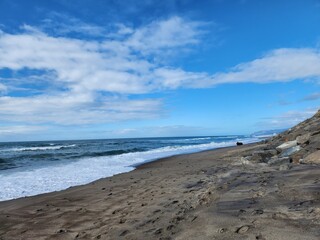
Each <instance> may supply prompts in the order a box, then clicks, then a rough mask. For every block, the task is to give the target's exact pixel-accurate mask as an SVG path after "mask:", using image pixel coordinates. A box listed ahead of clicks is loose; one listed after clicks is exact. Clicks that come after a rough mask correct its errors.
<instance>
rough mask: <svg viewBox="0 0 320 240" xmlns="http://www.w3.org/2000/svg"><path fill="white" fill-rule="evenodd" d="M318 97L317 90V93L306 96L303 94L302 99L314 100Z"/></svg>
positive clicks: (319, 93) (319, 94)
mask: <svg viewBox="0 0 320 240" xmlns="http://www.w3.org/2000/svg"><path fill="white" fill-rule="evenodd" d="M318 99H320V92H317V93H312V94H310V95H308V96H305V97H304V98H303V99H302V101H315V100H318Z"/></svg>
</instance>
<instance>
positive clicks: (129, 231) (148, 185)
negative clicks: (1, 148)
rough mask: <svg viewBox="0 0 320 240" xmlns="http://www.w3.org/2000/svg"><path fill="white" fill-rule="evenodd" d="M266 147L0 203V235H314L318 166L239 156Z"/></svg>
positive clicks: (163, 163) (182, 159) (203, 155)
mask: <svg viewBox="0 0 320 240" xmlns="http://www.w3.org/2000/svg"><path fill="white" fill-rule="evenodd" d="M266 147H267V145H266V144H265V143H259V144H249V145H244V146H239V147H231V148H224V149H217V150H211V151H205V152H200V153H194V154H187V155H179V156H173V157H169V158H164V159H161V160H158V161H154V162H150V163H146V164H144V165H141V166H139V167H138V168H137V169H136V170H134V171H132V172H129V173H124V174H119V175H116V176H113V177H110V178H105V179H101V180H98V181H95V182H93V183H91V184H87V185H84V186H78V187H73V188H69V189H67V190H64V191H60V192H54V193H49V194H43V195H39V196H35V197H28V198H22V199H17V200H11V201H6V202H0V239H3V240H4V239H139V240H140V239H183V240H185V239H290V240H293V239H297V240H298V239H299V240H301V239H305V240H307V239H320V165H315V164H292V166H291V167H290V168H289V169H285V170H283V171H280V170H279V166H278V165H275V166H270V165H268V164H265V163H259V162H258V163H253V162H245V161H243V160H242V158H241V157H243V156H246V155H248V154H250V153H252V152H254V151H259V150H264V149H265V148H266Z"/></svg>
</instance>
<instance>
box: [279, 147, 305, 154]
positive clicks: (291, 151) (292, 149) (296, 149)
mask: <svg viewBox="0 0 320 240" xmlns="http://www.w3.org/2000/svg"><path fill="white" fill-rule="evenodd" d="M300 149H301V147H300V146H294V147H290V148H287V149H284V150H282V152H281V154H280V156H281V157H288V156H290V155H292V154H294V153H296V152H298V151H300Z"/></svg>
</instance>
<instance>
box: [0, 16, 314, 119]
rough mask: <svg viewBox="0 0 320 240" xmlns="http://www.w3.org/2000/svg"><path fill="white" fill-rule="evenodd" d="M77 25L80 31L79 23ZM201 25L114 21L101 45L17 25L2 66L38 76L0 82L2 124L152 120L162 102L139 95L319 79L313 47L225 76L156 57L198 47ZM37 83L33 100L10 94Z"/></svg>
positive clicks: (277, 53)
mask: <svg viewBox="0 0 320 240" xmlns="http://www.w3.org/2000/svg"><path fill="white" fill-rule="evenodd" d="M72 21H76V20H72ZM76 23H78V24H79V25H80V26H82V27H81V29H82V30H81V31H85V29H86V27H83V26H84V25H85V24H84V23H79V22H77V21H76ZM85 26H86V25H85ZM204 26H205V23H202V22H196V21H189V20H185V19H183V18H179V17H172V18H169V19H167V20H163V21H154V22H152V23H150V24H148V25H145V26H142V27H140V28H130V27H127V26H125V25H121V24H118V25H117V26H116V31H115V32H114V33H112V34H113V36H116V37H113V38H112V39H111V38H110V35H108V34H107V35H106V37H105V38H103V39H102V40H101V39H99V40H92V39H90V38H85V39H86V40H85V39H76V38H71V37H61V36H60V37H59V36H52V35H49V34H47V33H45V32H44V31H43V30H39V29H37V28H34V27H32V26H28V25H24V26H22V29H23V32H22V33H18V34H9V33H5V32H1V33H0V69H2V68H8V69H11V70H12V71H17V72H19V71H23V70H25V69H31V70H40V71H42V72H44V73H42V74H43V76H44V77H43V79H42V78H41V77H39V78H37V79H36V78H34V76H33V77H32V78H31V77H26V78H23V77H21V78H18V79H15V81H12V82H11V81H5V80H4V78H0V81H1V82H2V83H0V92H1V94H2V96H1V95H0V120H3V121H4V120H5V121H15V122H26V123H56V124H88V123H102V122H110V121H120V120H128V119H139V118H141V119H144V118H154V117H157V116H161V115H162V113H163V111H162V110H161V109H162V99H149V98H145V97H143V94H146V93H153V92H159V91H162V90H167V89H177V88H206V87H212V86H215V85H218V84H225V83H241V82H254V83H268V82H277V81H281V82H285V81H292V80H295V79H309V78H319V76H320V53H319V51H318V50H317V49H278V50H274V51H271V52H270V53H268V54H266V55H265V56H263V57H261V58H259V59H256V60H253V61H251V62H247V63H242V64H239V65H237V66H235V67H234V68H232V69H231V70H230V71H229V72H225V73H216V74H213V75H210V74H208V73H205V72H188V71H186V70H184V69H182V68H175V67H172V66H167V65H166V64H163V63H161V64H160V63H159V62H157V61H155V60H154V59H155V58H157V57H160V58H161V57H165V56H167V53H168V52H175V53H176V52H177V51H178V50H179V49H184V48H187V47H189V46H193V45H196V44H199V43H200V40H201V37H202V36H203V33H204V31H203V30H202V29H203V27H204ZM60 27H61V26H60ZM87 27H88V29H89V27H90V26H89V25H88V26H87ZM88 29H87V31H88V32H89V33H90V34H92V35H95V34H100V33H102V32H101V30H102V29H100V28H99V29H95V30H94V28H93V30H94V31H91V30H92V29H91V30H88ZM65 31H67V29H65ZM69 31H72V29H69ZM95 31H96V32H95ZM103 31H105V29H103ZM94 32H95V33H94ZM110 34H111V33H110ZM101 36H104V35H103V34H101ZM35 79H36V81H39V82H42V83H43V84H45V85H46V88H45V90H39V91H38V92H37V91H36V89H35V91H34V94H35V95H31V96H30V94H25V95H24V94H21V97H13V96H11V95H10V91H11V90H13V89H19V91H24V90H23V89H25V91H26V92H28V88H25V87H22V88H19V83H18V82H19V81H20V82H21V83H23V84H21V85H25V84H27V83H28V81H30V84H31V85H32V84H33V82H31V81H35ZM28 93H29V92H28ZM132 95H142V96H141V97H139V99H140V100H132V99H133V97H132Z"/></svg>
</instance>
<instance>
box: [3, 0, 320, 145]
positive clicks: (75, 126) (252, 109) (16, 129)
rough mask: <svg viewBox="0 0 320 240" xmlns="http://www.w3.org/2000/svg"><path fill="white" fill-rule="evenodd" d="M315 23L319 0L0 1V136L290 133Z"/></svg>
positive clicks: (313, 93)
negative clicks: (286, 131)
mask: <svg viewBox="0 0 320 240" xmlns="http://www.w3.org/2000/svg"><path fill="white" fill-rule="evenodd" d="M319 23H320V0H282V1H276V0H270V1H265V0H202V1H197V0H162V1H155V0H122V1H117V0H95V1H91V0H90V1H89V0H78V1H67V0H28V1H25V0H0V141H30V140H59V139H61V140H64V139H101V138H102V139H106V138H130V137H167V136H168V137H170V136H213V135H229V134H231V135H233V134H250V133H253V132H256V131H260V130H269V129H284V128H290V127H292V126H294V125H295V124H297V123H299V122H301V121H303V120H304V119H306V118H308V117H311V116H312V115H313V114H314V113H315V112H316V111H317V110H318V108H319V103H320V85H319V84H320V24H319Z"/></svg>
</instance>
